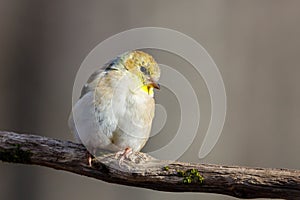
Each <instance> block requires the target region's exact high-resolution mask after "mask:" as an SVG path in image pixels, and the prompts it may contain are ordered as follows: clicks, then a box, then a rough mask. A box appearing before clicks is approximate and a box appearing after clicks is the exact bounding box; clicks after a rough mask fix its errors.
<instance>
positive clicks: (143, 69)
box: [140, 66, 147, 74]
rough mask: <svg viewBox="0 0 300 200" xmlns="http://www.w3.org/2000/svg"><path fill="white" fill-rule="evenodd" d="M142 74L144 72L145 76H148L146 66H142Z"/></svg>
mask: <svg viewBox="0 0 300 200" xmlns="http://www.w3.org/2000/svg"><path fill="white" fill-rule="evenodd" d="M140 70H141V72H143V73H144V74H147V69H146V67H144V66H141V68H140Z"/></svg>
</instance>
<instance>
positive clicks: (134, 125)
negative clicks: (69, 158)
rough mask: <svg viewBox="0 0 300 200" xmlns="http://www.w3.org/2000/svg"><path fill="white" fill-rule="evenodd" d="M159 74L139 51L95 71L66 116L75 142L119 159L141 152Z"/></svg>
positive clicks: (146, 55) (151, 62)
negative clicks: (109, 153)
mask: <svg viewBox="0 0 300 200" xmlns="http://www.w3.org/2000/svg"><path fill="white" fill-rule="evenodd" d="M159 77H160V68H159V66H158V64H157V63H156V62H155V60H154V59H153V57H152V56H151V55H149V54H147V53H145V52H142V51H129V52H126V53H124V54H122V55H120V56H118V57H116V58H115V59H113V60H112V61H110V62H109V63H107V64H106V65H105V66H104V68H101V69H99V70H98V71H96V72H94V73H93V74H92V75H91V76H90V78H89V79H88V81H87V83H86V84H85V85H84V87H83V89H82V93H81V97H80V99H79V100H78V101H77V102H76V104H75V105H74V106H73V109H72V113H71V114H70V117H69V127H70V129H71V131H72V132H73V133H74V135H75V138H76V139H77V141H78V142H81V143H83V144H84V145H85V146H86V147H87V149H88V150H89V151H90V153H91V154H93V155H95V153H96V152H97V151H98V150H105V151H110V152H116V156H117V157H120V161H121V160H123V159H124V158H128V156H129V155H130V154H131V153H132V152H138V151H140V150H141V149H142V148H143V146H144V145H145V143H146V142H147V140H148V138H149V134H150V130H151V124H152V120H153V117H154V109H155V101H154V98H153V96H154V92H153V89H154V88H156V89H159V88H160V86H159V84H158V79H159ZM89 164H90V165H91V157H89Z"/></svg>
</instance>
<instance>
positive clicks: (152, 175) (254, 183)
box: [0, 131, 300, 199]
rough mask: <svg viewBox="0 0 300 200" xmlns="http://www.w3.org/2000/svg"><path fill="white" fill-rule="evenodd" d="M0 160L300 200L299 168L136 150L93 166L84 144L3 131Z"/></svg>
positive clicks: (174, 187) (157, 184)
mask: <svg viewBox="0 0 300 200" xmlns="http://www.w3.org/2000/svg"><path fill="white" fill-rule="evenodd" d="M0 160H2V161H4V162H12V163H22V164H35V165H41V166H46V167H51V168H54V169H59V170H65V171H69V172H73V173H76V174H80V175H84V176H89V177H93V178H96V179H99V180H102V181H106V182H109V183H116V184H123V185H130V186H135V187H142V188H149V189H153V190H160V191H169V192H208V193H217V194H225V195H230V196H234V197H239V198H259V197H262V198H282V199H300V171H299V170H289V169H264V168H249V167H239V166H219V165H211V164H191V163H182V162H177V161H162V160H157V159H155V158H153V157H151V156H149V155H147V154H144V153H136V154H134V155H133V156H131V158H130V159H129V160H124V162H123V163H121V164H119V160H118V159H116V158H115V156H114V154H105V155H102V156H100V157H97V158H96V159H93V161H92V166H89V164H88V161H87V151H86V149H85V147H84V146H83V145H81V144H76V143H73V142H68V141H61V140H57V139H52V138H46V137H41V136H37V135H27V134H17V133H12V132H1V131H0Z"/></svg>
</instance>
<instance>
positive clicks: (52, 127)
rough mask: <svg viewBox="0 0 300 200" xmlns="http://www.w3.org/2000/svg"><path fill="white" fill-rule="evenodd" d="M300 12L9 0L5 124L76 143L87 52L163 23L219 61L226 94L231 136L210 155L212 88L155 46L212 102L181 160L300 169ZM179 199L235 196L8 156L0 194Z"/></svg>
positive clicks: (0, 87)
mask: <svg viewBox="0 0 300 200" xmlns="http://www.w3.org/2000/svg"><path fill="white" fill-rule="evenodd" d="M299 7H300V1H296V0H294V1H288V0H287V1H280V0H253V1H250V0H248V1H238V0H207V1H196V0H195V1H174V0H167V1H156V0H153V1H138V0H136V1H114V0H110V1H75V0H72V1H71V0H69V1H65V0H64V1H56V2H53V1H44V0H42V1H29V0H23V1H17V0H6V1H5V0H1V1H0V13H1V17H0V28H1V31H0V92H1V98H0V129H1V130H11V131H18V132H22V133H33V134H38V135H43V136H48V137H54V138H59V139H66V140H72V135H71V134H70V132H69V129H68V127H67V118H68V115H69V111H70V110H71V105H72V87H73V82H74V79H75V76H76V72H77V70H78V68H79V66H80V64H81V62H82V61H83V59H84V58H85V57H86V56H87V54H88V53H89V52H90V51H91V50H92V49H93V48H94V47H95V46H96V45H97V44H99V43H100V42H101V41H103V40H104V39H106V38H108V37H110V36H112V35H114V34H116V33H119V32H121V31H125V30H127V29H131V28H135V27H143V26H158V27H165V28H170V29H175V30H177V31H180V32H183V33H185V34H187V35H189V36H191V37H193V38H194V39H195V40H197V41H198V42H199V43H200V44H202V45H203V47H204V48H205V49H206V50H207V51H208V53H209V54H210V55H211V56H212V58H213V59H214V61H215V62H216V64H217V66H218V67H219V70H220V72H221V74H222V76H223V79H224V83H225V87H226V92H227V101H228V107H227V118H226V122H225V126H224V129H223V132H222V135H221V137H220V139H219V141H218V143H217V144H216V146H215V148H214V149H213V151H212V152H211V153H210V154H209V155H208V156H207V157H206V158H205V159H203V160H199V159H198V158H197V154H198V150H199V148H200V145H201V143H202V140H203V137H204V135H203V134H204V133H205V130H206V128H207V124H208V120H209V115H210V108H209V107H210V102H209V95H208V93H207V90H206V87H205V84H204V83H203V80H202V78H201V77H200V76H196V75H195V73H194V71H193V69H192V67H191V66H189V64H188V63H186V62H185V61H184V60H182V59H180V58H178V57H176V56H174V55H171V54H168V53H166V52H159V51H154V50H150V51H149V52H150V53H152V54H153V55H154V57H155V58H156V59H157V60H158V61H159V62H161V63H164V64H168V65H169V66H174V68H176V69H178V70H179V71H180V72H181V73H183V74H184V75H185V76H186V77H187V78H188V79H189V80H190V81H191V83H192V85H193V87H194V89H195V90H196V91H197V96H198V98H199V99H200V102H201V103H200V107H201V109H202V110H201V116H202V119H201V120H202V121H201V124H200V125H201V126H200V129H199V132H198V135H197V137H196V139H195V141H194V142H193V144H192V146H191V147H190V148H189V149H188V151H187V152H185V154H184V155H183V156H182V157H181V158H180V159H179V160H182V161H190V162H204V163H213V164H224V165H243V166H259V167H273V168H275V167H276V168H293V169H300V156H299V152H300V145H299V141H300V135H299V130H300V89H299V85H300V79H299V75H300V66H299V62H300V60H299V58H300V54H299V52H300V39H299V35H300V26H299V24H300V12H299ZM164 91H166V92H164ZM167 93H168V91H167V89H164V90H162V91H160V92H158V93H157V95H156V96H157V99H158V101H159V102H160V103H162V104H166V102H168V100H166V99H167V98H169V97H170V96H172V95H169V97H168V95H166V94H167ZM170 98H171V99H173V100H172V101H169V102H172V103H170V104H171V105H173V107H172V106H169V108H166V110H167V111H168V112H170V114H169V113H168V114H169V115H172V116H174V119H173V118H172V120H175V121H176V120H178V115H179V114H180V112H178V108H177V106H176V105H178V104H176V101H175V100H174V97H170ZM187 98H188V97H187ZM172 112H173V113H175V114H174V115H173V114H172ZM176 116H177V118H176ZM172 120H171V121H170V120H169V118H168V121H167V124H166V127H165V128H164V129H163V130H162V132H161V133H160V134H159V137H163V138H165V141H168V140H170V139H172V135H170V134H169V133H170V132H171V131H170V130H172V128H174V126H173V125H172ZM173 124H175V123H173ZM156 141H157V142H156ZM155 145H158V146H159V144H158V140H157V139H155V137H154V138H151V140H150V141H149V143H148V144H147V147H146V148H149V149H151V148H154V147H155ZM171 198H172V199H189V200H191V199H218V200H219V199H234V198H231V197H226V196H222V195H216V194H196V193H182V194H178V193H176V194H175V193H164V192H158V191H152V190H146V189H141V188H132V187H127V186H120V185H113V184H107V183H104V182H101V181H97V180H94V179H91V178H86V177H83V176H78V175H75V174H71V173H67V172H63V171H57V170H53V169H48V168H43V167H39V166H23V165H14V164H7V163H0V199H30V200H37V199H45V200H52V199H56V200H59V199H74V200H75V199H89V200H92V199H122V200H126V199H144V200H146V199H171Z"/></svg>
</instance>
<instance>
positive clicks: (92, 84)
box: [80, 68, 105, 98]
mask: <svg viewBox="0 0 300 200" xmlns="http://www.w3.org/2000/svg"><path fill="white" fill-rule="evenodd" d="M104 73H105V71H104V69H103V68H100V69H98V70H97V71H95V72H94V73H93V74H92V75H91V76H90V77H89V79H88V81H87V83H86V84H85V85H84V86H83V88H82V90H81V95H80V98H82V97H83V96H84V95H85V94H86V93H88V92H90V91H94V90H95V88H96V86H97V83H98V82H99V79H100V78H101V77H102V76H103V75H104Z"/></svg>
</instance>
